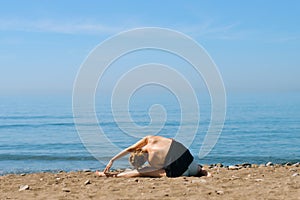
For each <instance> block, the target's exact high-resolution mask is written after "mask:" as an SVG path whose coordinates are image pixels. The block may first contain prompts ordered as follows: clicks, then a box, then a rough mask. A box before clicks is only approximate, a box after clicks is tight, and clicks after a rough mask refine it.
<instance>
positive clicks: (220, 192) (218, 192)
mask: <svg viewBox="0 0 300 200" xmlns="http://www.w3.org/2000/svg"><path fill="white" fill-rule="evenodd" d="M216 193H217V194H219V195H221V194H224V191H222V190H218V191H216Z"/></svg>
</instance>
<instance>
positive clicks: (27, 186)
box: [19, 185, 29, 191]
mask: <svg viewBox="0 0 300 200" xmlns="http://www.w3.org/2000/svg"><path fill="white" fill-rule="evenodd" d="M23 190H29V185H21V186H20V188H19V191H23Z"/></svg>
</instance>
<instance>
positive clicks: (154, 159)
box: [142, 136, 172, 169]
mask: <svg viewBox="0 0 300 200" xmlns="http://www.w3.org/2000/svg"><path fill="white" fill-rule="evenodd" d="M171 143H172V139H170V138H164V137H160V136H148V141H147V144H146V145H145V146H143V147H142V151H144V152H147V153H148V162H149V164H150V165H151V166H152V167H154V168H157V169H161V168H163V167H164V162H165V158H166V156H167V154H168V151H169V149H170V146H171Z"/></svg>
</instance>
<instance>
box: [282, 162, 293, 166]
mask: <svg viewBox="0 0 300 200" xmlns="http://www.w3.org/2000/svg"><path fill="white" fill-rule="evenodd" d="M291 165H292V163H290V162H287V163H285V165H284V166H291Z"/></svg>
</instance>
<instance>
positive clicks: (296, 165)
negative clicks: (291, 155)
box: [292, 162, 300, 167]
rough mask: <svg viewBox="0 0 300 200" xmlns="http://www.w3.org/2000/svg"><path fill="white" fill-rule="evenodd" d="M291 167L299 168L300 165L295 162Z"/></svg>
mask: <svg viewBox="0 0 300 200" xmlns="http://www.w3.org/2000/svg"><path fill="white" fill-rule="evenodd" d="M292 166H293V167H299V166H300V163H299V162H297V163H295V164H293V165H292Z"/></svg>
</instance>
